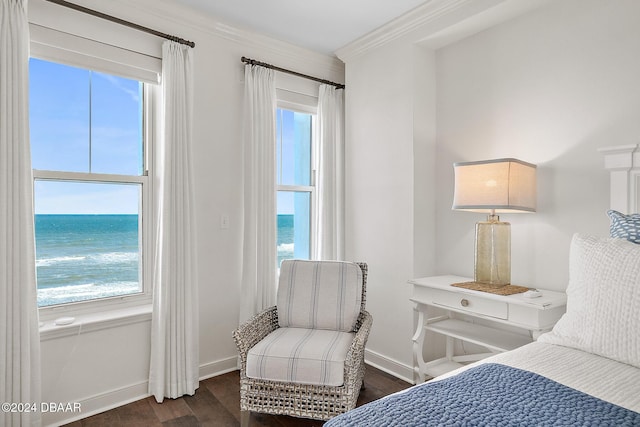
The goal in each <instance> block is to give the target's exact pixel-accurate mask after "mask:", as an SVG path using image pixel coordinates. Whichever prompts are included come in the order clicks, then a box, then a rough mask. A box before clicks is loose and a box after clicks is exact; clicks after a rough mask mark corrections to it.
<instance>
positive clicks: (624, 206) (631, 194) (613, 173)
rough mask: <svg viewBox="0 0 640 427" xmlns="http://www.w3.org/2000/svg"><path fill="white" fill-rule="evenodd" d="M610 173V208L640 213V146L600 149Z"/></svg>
mask: <svg viewBox="0 0 640 427" xmlns="http://www.w3.org/2000/svg"><path fill="white" fill-rule="evenodd" d="M598 151H600V152H601V153H602V154H604V167H605V169H607V170H608V171H609V173H610V177H611V178H610V180H611V183H610V185H611V191H610V197H611V200H610V203H609V205H610V207H611V209H614V210H616V211H618V212H622V213H625V214H630V213H635V212H640V146H638V144H634V145H619V146H616V147H604V148H601V149H599V150H598Z"/></svg>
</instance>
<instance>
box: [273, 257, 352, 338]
mask: <svg viewBox="0 0 640 427" xmlns="http://www.w3.org/2000/svg"><path fill="white" fill-rule="evenodd" d="M361 301H362V270H360V266H358V264H355V263H352V262H343V261H301V260H285V261H282V265H281V266H280V281H279V283H278V295H277V306H278V324H279V326H280V327H281V328H306V329H330V330H334V331H342V332H351V331H353V330H354V328H355V327H356V322H357V320H358V316H359V315H360V304H361Z"/></svg>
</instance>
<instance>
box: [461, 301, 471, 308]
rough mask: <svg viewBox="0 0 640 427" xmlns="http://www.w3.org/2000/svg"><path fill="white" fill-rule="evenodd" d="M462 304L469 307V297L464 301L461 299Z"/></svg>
mask: <svg viewBox="0 0 640 427" xmlns="http://www.w3.org/2000/svg"><path fill="white" fill-rule="evenodd" d="M460 305H461V306H463V307H468V306H469V300H468V299H463V300H462V301H460Z"/></svg>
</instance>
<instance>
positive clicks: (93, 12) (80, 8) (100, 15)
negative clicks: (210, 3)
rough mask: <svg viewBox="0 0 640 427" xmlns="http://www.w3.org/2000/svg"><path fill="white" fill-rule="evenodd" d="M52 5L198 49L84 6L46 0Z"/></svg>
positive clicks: (177, 39)
mask: <svg viewBox="0 0 640 427" xmlns="http://www.w3.org/2000/svg"><path fill="white" fill-rule="evenodd" d="M45 1H48V2H50V3H55V4H58V5H60V6H64V7H68V8H69V9H73V10H77V11H78V12H83V13H86V14H88V15H92V16H96V17H98V18H102V19H106V20H107V21H111V22H115V23H116V24H120V25H124V26H125V27H129V28H134V29H136V30H138V31H143V32H145V33H149V34H153V35H154V36H158V37H162V38H165V39H168V40H171V41H174V42H177V43H180V44H185V45H187V46H189V47H196V44H195V43H194V42H190V41H189V40H185V39H183V38H180V37H176V36H172V35H170V34H165V33H161V32H160V31H156V30H153V29H151V28H147V27H143V26H142V25H138V24H136V23H133V22H129V21H125V20H124V19H120V18H117V17H115V16H111V15H107V14H106V13H102V12H98V11H97V10H93V9H89V8H87V7H84V6H80V5H78V4H75V3H70V2H68V1H64V0H45Z"/></svg>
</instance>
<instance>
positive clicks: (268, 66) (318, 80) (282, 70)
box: [240, 56, 344, 89]
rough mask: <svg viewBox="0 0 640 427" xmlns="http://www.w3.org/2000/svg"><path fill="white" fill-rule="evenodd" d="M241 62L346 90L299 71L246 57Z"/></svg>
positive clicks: (338, 84) (328, 81)
mask: <svg viewBox="0 0 640 427" xmlns="http://www.w3.org/2000/svg"><path fill="white" fill-rule="evenodd" d="M240 60H241V61H242V62H244V63H245V64H251V65H260V66H261V67H265V68H271V69H272V70H276V71H281V72H283V73H287V74H293V75H294V76H298V77H303V78H305V79H309V80H313V81H316V82H320V83H324V84H328V85H332V86H335V87H336V89H344V85H343V84H342V83H335V82H332V81H330V80H325V79H321V78H318V77H313V76H309V75H307V74H302V73H298V72H297V71H291V70H287V69H286V68H280V67H276V66H275V65H271V64H267V63H266V62H260V61H256V60H255V59H250V58H247V57H244V56H243V57H242V58H240Z"/></svg>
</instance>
